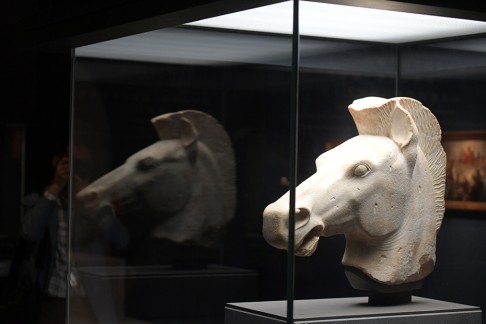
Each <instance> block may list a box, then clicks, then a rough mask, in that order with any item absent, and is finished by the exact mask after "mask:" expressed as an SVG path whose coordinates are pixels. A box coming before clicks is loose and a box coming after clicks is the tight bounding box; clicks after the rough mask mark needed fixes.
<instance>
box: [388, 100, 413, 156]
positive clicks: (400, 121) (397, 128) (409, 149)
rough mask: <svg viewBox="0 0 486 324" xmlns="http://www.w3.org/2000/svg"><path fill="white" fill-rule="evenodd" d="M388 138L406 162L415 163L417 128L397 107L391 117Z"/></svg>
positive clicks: (406, 112) (403, 110) (407, 114)
mask: <svg viewBox="0 0 486 324" xmlns="http://www.w3.org/2000/svg"><path fill="white" fill-rule="evenodd" d="M390 137H391V139H392V140H393V141H394V142H395V143H396V144H397V145H398V147H400V149H401V150H402V153H403V154H404V155H405V156H406V157H407V160H409V161H413V162H414V163H415V159H416V157H417V145H418V130H417V126H416V125H415V122H414V121H413V118H412V116H411V115H410V114H409V113H408V111H406V110H405V109H403V108H401V107H399V106H397V107H396V108H395V109H394V110H393V112H392V115H391V128H390Z"/></svg>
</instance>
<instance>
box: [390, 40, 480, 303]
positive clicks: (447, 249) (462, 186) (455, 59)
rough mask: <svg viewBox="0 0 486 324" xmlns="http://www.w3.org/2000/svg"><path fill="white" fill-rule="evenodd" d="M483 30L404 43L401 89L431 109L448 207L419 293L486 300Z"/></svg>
mask: <svg viewBox="0 0 486 324" xmlns="http://www.w3.org/2000/svg"><path fill="white" fill-rule="evenodd" d="M485 41H486V38H485V37H484V36H483V37H469V38H465V39H456V40H449V41H436V42H429V43H423V44H416V45H409V46H403V47H402V48H401V51H400V52H401V54H400V58H401V60H400V65H401V74H400V82H399V92H400V94H401V95H405V96H411V97H414V98H417V99H418V100H420V101H422V102H423V103H424V104H425V105H426V106H427V107H429V108H430V109H431V110H433V112H434V114H435V115H436V117H437V118H438V120H439V121H440V124H441V128H442V134H443V146H444V149H445V150H446V153H447V180H446V212H445V216H444V220H443V222H442V226H441V229H440V231H439V235H438V237H437V264H436V267H435V269H434V272H433V273H432V275H431V276H430V277H429V278H427V279H426V284H425V285H424V287H423V288H422V289H421V290H420V292H419V295H421V296H425V297H429V298H434V299H439V300H447V301H453V302H457V303H462V304H468V305H476V306H482V308H483V309H484V305H486V298H485V294H484V289H481V287H484V284H485V278H484V276H482V275H481V274H480V273H481V272H480V271H478V269H483V268H484V266H485V265H484V255H485V253H486V249H485V246H486V242H485V238H484V235H483V233H484V230H486V228H485V223H484V219H483V217H484V210H486V208H485V205H486V204H485V203H486V195H485V187H484V183H485V182H486V178H485V176H486V164H485V158H484V156H485V155H486V149H485V144H484V143H485V138H486V137H485V133H484V130H485V129H486V116H485V111H484V109H482V102H483V101H484V99H483V93H484V88H485V85H486V83H485V82H486V81H485V80H486V78H485V67H486V48H485V46H484V44H486V42H485Z"/></svg>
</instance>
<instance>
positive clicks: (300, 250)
mask: <svg viewBox="0 0 486 324" xmlns="http://www.w3.org/2000/svg"><path fill="white" fill-rule="evenodd" d="M321 232H322V227H321V226H317V227H314V228H313V229H312V230H311V231H310V232H309V233H307V235H305V236H304V238H303V239H302V240H301V241H300V242H299V243H297V244H296V246H295V255H297V256H311V255H312V254H313V253H314V252H315V250H316V249H317V243H318V242H319V237H320V234H321Z"/></svg>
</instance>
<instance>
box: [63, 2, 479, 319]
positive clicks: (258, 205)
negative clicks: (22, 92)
mask: <svg viewBox="0 0 486 324" xmlns="http://www.w3.org/2000/svg"><path fill="white" fill-rule="evenodd" d="M332 2H333V3H332V4H330V3H326V1H295V2H294V1H283V2H277V3H275V4H272V5H268V4H266V3H265V5H264V6H261V7H257V8H245V9H247V10H242V11H238V12H229V11H231V10H229V11H228V14H227V15H223V16H220V15H218V16H217V17H214V18H209V19H204V20H198V21H191V22H187V21H180V22H174V25H173V26H170V27H166V28H162V29H157V30H153V31H150V32H146V33H141V34H136V35H131V36H127V37H123V38H119V39H113V40H108V41H105V42H101V43H95V44H90V45H87V46H83V47H79V48H76V49H75V51H74V53H75V56H74V65H73V100H72V114H71V119H72V121H71V130H72V131H71V147H72V151H71V154H72V160H73V163H72V173H71V174H72V177H71V184H72V186H71V193H72V194H71V210H70V246H69V249H70V260H69V263H70V288H69V290H70V291H69V312H68V317H69V320H70V321H71V322H73V323H77V322H100V323H106V322H115V323H223V322H224V312H225V305H226V304H228V303H231V304H232V305H236V304H234V303H241V302H261V301H282V302H283V304H279V306H278V307H280V308H279V310H278V311H277V312H276V313H275V314H273V315H272V316H273V317H272V318H273V319H274V320H278V321H281V322H285V321H287V323H294V318H295V322H298V319H299V316H301V317H302V316H304V317H303V318H305V319H306V320H309V317H308V316H307V315H308V314H304V315H302V312H303V311H302V309H303V308H298V307H302V306H301V305H302V304H301V303H299V304H296V305H297V306H295V305H294V300H309V299H312V300H319V299H336V298H345V297H359V296H366V295H367V292H365V291H360V290H355V289H353V288H352V287H351V285H350V284H349V283H348V281H347V279H346V276H345V272H344V270H343V266H342V265H341V259H342V256H343V253H344V248H345V239H344V236H342V235H340V236H332V237H322V238H321V239H320V242H319V245H318V247H317V250H315V252H314V253H313V254H312V256H309V257H295V259H294V257H293V255H292V256H291V257H288V255H287V252H286V251H285V250H284V249H276V248H274V247H272V246H270V245H269V244H268V243H267V242H266V241H265V239H264V237H263V235H262V222H263V220H262V213H263V210H264V209H265V207H266V206H267V205H268V204H270V203H271V202H273V201H275V200H276V199H278V198H279V197H281V196H282V195H283V194H285V193H286V192H287V191H289V190H290V193H291V196H292V194H295V187H296V185H297V184H299V183H301V182H302V181H304V180H305V179H307V178H308V177H309V176H311V175H312V174H313V173H314V172H315V162H314V161H315V159H316V158H317V157H318V156H319V155H321V154H322V153H323V152H325V151H327V150H329V149H332V148H333V147H335V146H336V145H338V144H340V143H342V142H343V141H345V140H347V139H349V138H351V137H353V136H355V135H357V130H356V126H355V125H354V123H353V119H352V118H351V115H350V114H349V112H348V109H347V107H348V106H349V105H350V104H351V103H352V102H353V100H355V99H359V98H362V97H368V96H376V97H383V98H393V97H412V98H415V99H417V100H419V101H420V102H422V103H423V105H425V106H426V107H428V108H429V109H430V110H431V111H432V112H433V114H434V115H435V116H436V117H437V119H438V121H439V123H440V125H441V128H442V131H443V134H444V137H445V138H451V137H447V136H453V135H454V134H455V135H454V136H455V137H454V136H453V137H452V138H461V139H462V140H466V141H467V140H479V141H480V140H481V139H482V137H481V134H482V133H481V130H484V129H486V122H485V121H486V118H484V109H482V108H481V103H482V100H481V99H482V98H481V95H482V89H483V87H484V85H485V83H486V79H485V75H484V68H485V66H486V47H485V46H484V44H486V36H484V35H483V34H482V33H486V22H483V21H479V20H477V19H478V18H476V20H468V19H466V18H468V16H467V15H466V14H465V13H464V12H461V13H458V12H454V11H444V10H439V9H438V8H433V7H424V6H415V5H411V4H408V5H406V4H403V5H402V6H398V5H397V6H395V7H394V8H391V7H390V6H389V5H386V6H385V4H383V3H382V4H381V5H380V2H377V3H376V4H375V5H373V6H372V8H362V7H359V6H357V5H356V4H351V5H350V4H349V3H348V2H346V5H344V4H339V1H332ZM336 2H337V3H338V4H335V3H336ZM392 9H393V10H392ZM195 10H197V9H195ZM201 18H202V16H201ZM482 18H483V19H484V20H486V17H482ZM176 20H177V19H176ZM177 24H179V25H177ZM297 27H298V28H297ZM426 27H430V30H428V29H427V28H426ZM472 131H474V132H472ZM459 132H460V134H459V135H460V136H459V137H458V133H459ZM450 134H452V135H450ZM468 134H469V135H468ZM468 136H472V137H468ZM483 140H486V137H484V139H483ZM465 145H466V146H465V147H466V148H467V143H466V144H465ZM470 148H473V149H474V150H475V151H474V152H473V156H472V157H473V160H474V163H475V166H476V169H477V177H476V178H475V179H476V180H471V179H463V180H462V181H463V182H462V186H468V185H469V186H471V185H470V184H469V182H470V181H476V182H475V183H476V185H479V186H483V185H484V181H486V178H485V177H486V169H485V166H484V155H485V154H486V152H485V151H484V146H480V145H479V146H472V147H470ZM446 153H447V152H446ZM468 181H469V182H468ZM449 185H452V184H451V182H450V181H449V182H448V186H449ZM455 185H457V186H460V185H461V184H455ZM482 188H483V187H481V188H480V189H478V190H483V191H484V189H482ZM449 189H450V188H449V187H448V190H449ZM450 190H452V189H450ZM481 197H482V198H481ZM483 198H484V195H483V194H482V193H481V194H480V198H477V199H476V198H471V197H466V198H464V199H463V198H461V199H462V200H474V199H475V200H476V201H478V202H481V199H483ZM448 199H450V200H453V199H452V198H448ZM485 202H486V199H485ZM463 205H464V204H456V205H454V204H448V205H447V204H446V207H447V208H446V212H445V217H444V221H443V225H442V229H441V230H440V231H439V235H438V239H437V264H436V268H435V270H434V272H433V273H432V274H431V275H430V276H429V277H428V278H427V279H426V280H425V281H424V283H423V286H422V287H421V288H420V289H419V290H417V291H416V292H414V295H417V296H422V297H426V298H431V299H438V300H444V301H449V302H455V303H460V304H468V305H474V306H483V307H484V306H485V305H486V297H485V295H484V292H483V291H484V286H485V285H486V281H485V279H484V276H482V275H481V269H484V268H485V267H486V263H485V261H484V260H485V258H484V255H485V254H486V248H484V246H486V244H483V243H486V242H484V241H485V239H484V235H481V232H482V231H483V230H484V229H485V227H486V223H484V219H482V218H481V217H482V216H483V215H482V212H481V208H476V209H475V210H471V208H469V209H468V210H465V209H464V208H462V209H461V206H463ZM454 206H455V207H454ZM458 206H459V207H458ZM290 210H292V208H290ZM290 218H291V220H290V221H289V223H290V224H293V225H294V224H295V220H294V218H295V215H294V214H293V212H290ZM290 227H293V226H290ZM289 235H291V233H289ZM291 236H292V235H291ZM291 242H292V241H291ZM292 243H293V242H292ZM292 243H291V245H290V246H289V247H288V249H289V250H290V251H294V246H293V244H292ZM284 304H285V305H290V306H289V307H287V306H285V305H284ZM282 305H284V306H282ZM299 305H300V306H299ZM282 307H283V308H282ZM286 307H287V308H286ZM294 307H297V308H294ZM304 309H305V307H304ZM471 309H473V312H476V313H477V308H471ZM294 310H295V315H294ZM376 312H378V313H380V312H381V311H376ZM376 312H375V313H373V316H378V315H379V314H378V315H377V314H376ZM304 313H305V312H304ZM370 316H371V315H370ZM480 316H481V315H480V312H479V318H480ZM477 318H478V317H477V316H476V317H475V318H474V319H477ZM321 319H322V318H321ZM227 321H229V319H227ZM228 323H230V322H228ZM235 323H236V322H235Z"/></svg>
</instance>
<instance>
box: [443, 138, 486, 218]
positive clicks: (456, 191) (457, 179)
mask: <svg viewBox="0 0 486 324" xmlns="http://www.w3.org/2000/svg"><path fill="white" fill-rule="evenodd" d="M442 145H443V147H444V150H445V152H446V154H447V171H446V172H447V176H446V194H445V199H446V208H448V209H462V210H485V211H486V131H466V132H447V133H444V134H443V136H442Z"/></svg>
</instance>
